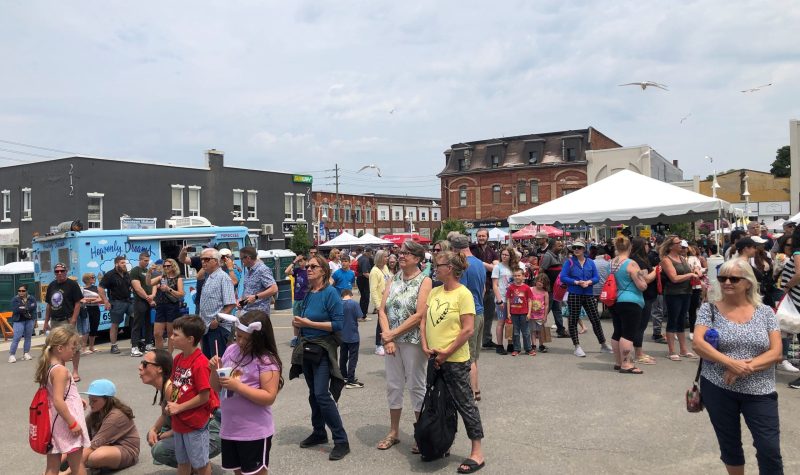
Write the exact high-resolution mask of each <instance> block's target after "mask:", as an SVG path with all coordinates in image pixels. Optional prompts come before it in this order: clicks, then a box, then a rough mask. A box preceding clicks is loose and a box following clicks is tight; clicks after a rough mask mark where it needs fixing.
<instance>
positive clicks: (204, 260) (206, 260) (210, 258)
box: [200, 257, 216, 262]
mask: <svg viewBox="0 0 800 475" xmlns="http://www.w3.org/2000/svg"><path fill="white" fill-rule="evenodd" d="M200 260H201V261H202V262H208V261H215V260H216V259H214V258H213V257H201V258H200Z"/></svg>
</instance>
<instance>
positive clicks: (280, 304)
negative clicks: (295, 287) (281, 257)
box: [275, 264, 292, 310]
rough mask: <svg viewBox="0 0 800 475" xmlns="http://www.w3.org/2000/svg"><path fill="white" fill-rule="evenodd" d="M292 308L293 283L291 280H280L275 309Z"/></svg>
mask: <svg viewBox="0 0 800 475" xmlns="http://www.w3.org/2000/svg"><path fill="white" fill-rule="evenodd" d="M286 265H289V264H286ZM290 308H292V283H291V282H290V281H289V280H279V281H278V295H276V296H275V310H288V309H290Z"/></svg>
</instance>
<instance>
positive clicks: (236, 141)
mask: <svg viewBox="0 0 800 475" xmlns="http://www.w3.org/2000/svg"><path fill="white" fill-rule="evenodd" d="M1 8H2V15H0V57H2V58H3V63H4V64H3V65H4V68H3V72H2V74H0V166H5V165H13V164H18V163H21V162H24V161H38V160H45V159H47V158H52V157H60V156H64V155H65V153H64V152H70V153H77V154H86V155H91V156H100V157H110V158H119V159H127V160H143V161H148V162H160V163H164V162H169V163H175V164H181V165H189V166H197V167H201V166H203V165H204V163H205V162H204V152H205V150H207V149H210V148H216V149H218V150H222V151H224V152H225V163H226V165H228V166H235V167H244V168H257V169H266V170H280V171H286V172H291V173H308V174H312V175H313V176H314V183H315V184H314V188H315V189H324V190H332V189H333V181H334V180H333V178H330V177H332V176H333V172H332V169H333V168H334V166H335V165H336V164H338V166H339V167H341V169H342V172H341V178H340V190H341V191H342V192H362V193H391V194H409V195H422V196H432V197H436V196H438V195H439V185H438V183H439V181H438V179H437V178H436V176H435V175H436V174H437V173H439V172H440V171H441V170H442V168H443V167H444V154H443V152H444V151H445V150H446V149H448V148H449V147H450V146H451V145H452V144H455V143H458V142H464V141H473V140H482V139H490V138H498V137H503V136H513V135H522V134H530V133H543V132H551V131H560V130H572V129H583V128H586V127H588V126H593V127H595V128H596V129H598V130H600V131H601V132H603V133H604V134H606V135H607V136H609V137H611V138H612V139H614V140H616V141H617V142H619V143H620V144H622V145H624V146H634V145H642V144H648V145H650V146H652V147H653V148H654V149H655V150H657V151H658V152H659V153H660V154H661V155H662V156H664V157H665V158H666V159H668V160H678V161H679V165H680V167H681V168H682V169H683V170H684V174H685V177H686V178H690V177H691V176H693V175H700V176H701V177H705V176H706V175H709V174H710V173H711V172H712V170H713V169H714V168H716V169H717V170H727V169H731V168H750V169H755V170H764V171H768V170H769V168H770V164H771V163H772V161H773V160H774V158H775V152H776V149H778V148H779V147H782V146H784V145H788V143H789V137H788V128H789V127H788V123H789V120H790V119H800V48H798V43H797V40H798V37H799V36H798V33H797V31H798V29H797V28H798V27H797V25H800V3H798V2H796V1H793V0H773V1H770V2H761V1H736V2H730V1H711V0H709V1H670V2H654V1H649V2H642V1H636V2H632V1H614V2H610V1H606V2H601V1H589V0H586V1H502V0H498V1H496V2H485V1H471V0H461V1H449V0H444V1H437V2H430V1H416V0H407V1H403V2H386V1H379V0H370V1H368V0H364V1H348V0H337V1H302V0H301V1H293V2H278V1H246V0H242V1H230V2H210V1H205V0H194V1H170V2H123V1H99V0H97V1H76V2H60V1H36V0H32V1H25V2H11V1H5V2H3V5H2V7H1ZM792 31H794V33H792ZM643 80H651V81H656V82H659V83H662V84H666V85H667V86H668V88H669V91H663V90H660V89H653V88H648V89H647V90H645V91H642V90H641V89H640V88H638V87H630V86H629V87H619V86H618V85H619V84H622V83H627V82H633V81H643ZM767 83H772V86H769V87H766V88H763V89H762V90H760V91H757V92H753V93H742V92H740V91H741V90H743V89H748V88H752V87H755V86H759V85H762V84H767ZM682 118H685V120H683V122H681V119H682ZM30 146H36V147H42V148H33V147H30ZM45 149H51V150H45ZM706 156H711V157H713V163H710V162H709V160H707V159H706V158H705V157H706ZM364 165H376V166H377V167H379V168H380V170H381V174H382V175H383V177H380V178H379V177H377V176H376V173H375V171H374V170H373V169H367V170H365V171H363V172H361V173H357V170H359V169H360V168H361V167H362V166H364ZM0 173H1V171H0Z"/></svg>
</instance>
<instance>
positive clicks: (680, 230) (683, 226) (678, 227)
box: [669, 223, 694, 240]
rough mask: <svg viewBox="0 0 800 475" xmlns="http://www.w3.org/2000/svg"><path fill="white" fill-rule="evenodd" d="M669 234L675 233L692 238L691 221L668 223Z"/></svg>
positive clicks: (684, 237) (688, 238) (685, 237)
mask: <svg viewBox="0 0 800 475" xmlns="http://www.w3.org/2000/svg"><path fill="white" fill-rule="evenodd" d="M669 232H670V234H676V235H678V236H680V237H681V238H683V239H687V240H692V239H694V232H693V231H692V223H672V224H670V225H669Z"/></svg>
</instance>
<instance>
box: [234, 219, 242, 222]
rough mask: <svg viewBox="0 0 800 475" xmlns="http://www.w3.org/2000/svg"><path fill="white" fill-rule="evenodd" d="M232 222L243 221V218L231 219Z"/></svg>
mask: <svg viewBox="0 0 800 475" xmlns="http://www.w3.org/2000/svg"><path fill="white" fill-rule="evenodd" d="M233 220H234V221H237V222H238V221H244V218H233Z"/></svg>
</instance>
